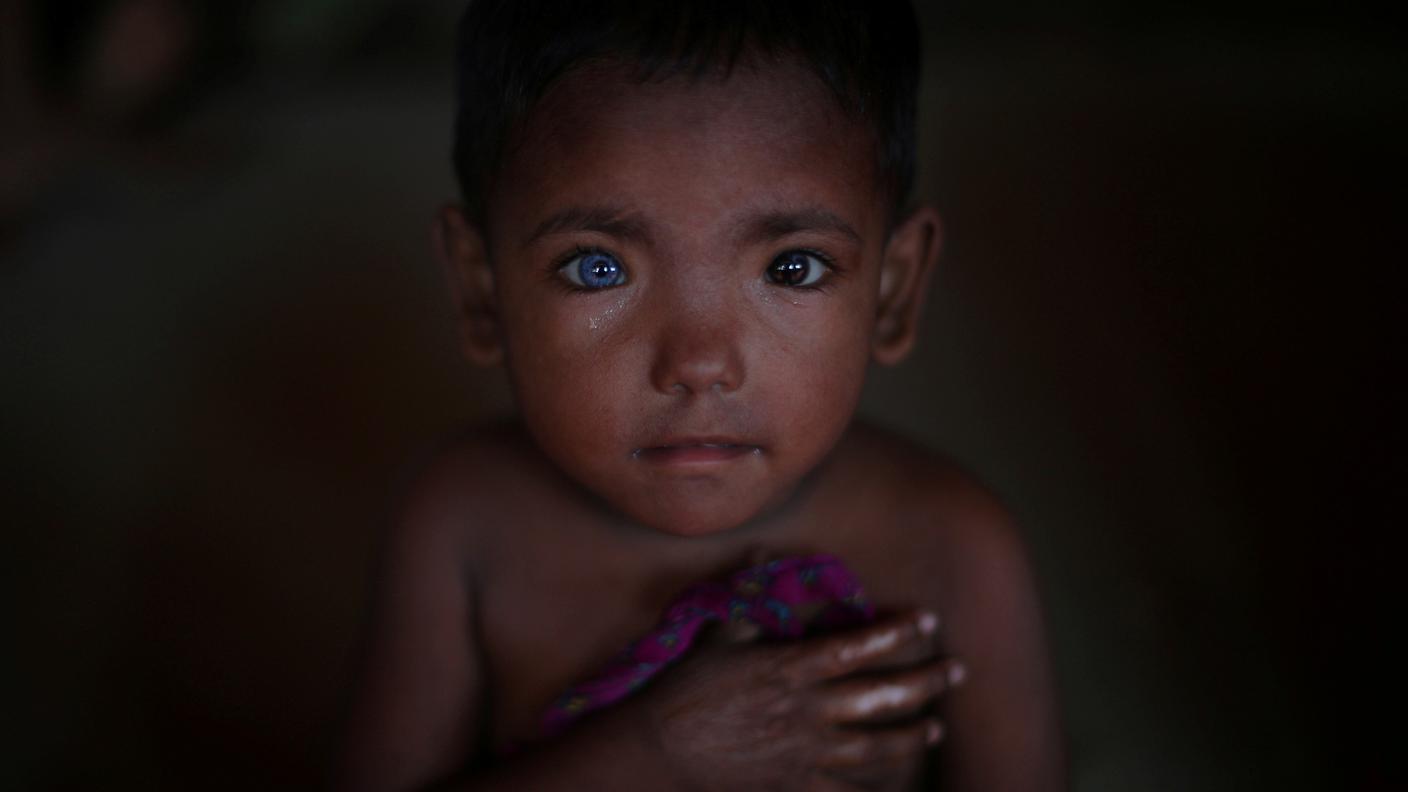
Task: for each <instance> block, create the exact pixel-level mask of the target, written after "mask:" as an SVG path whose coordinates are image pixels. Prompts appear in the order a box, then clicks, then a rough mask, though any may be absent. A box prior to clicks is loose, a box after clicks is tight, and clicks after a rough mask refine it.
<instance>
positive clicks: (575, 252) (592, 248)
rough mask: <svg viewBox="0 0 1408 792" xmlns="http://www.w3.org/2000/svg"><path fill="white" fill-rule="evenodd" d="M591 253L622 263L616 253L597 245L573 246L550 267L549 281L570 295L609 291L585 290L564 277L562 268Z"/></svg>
mask: <svg viewBox="0 0 1408 792" xmlns="http://www.w3.org/2000/svg"><path fill="white" fill-rule="evenodd" d="M591 253H600V254H602V255H606V256H610V257H612V258H614V259H616V260H617V261H621V257H620V256H618V255H616V254H615V253H612V252H611V251H609V250H607V249H606V248H603V247H597V246H596V245H573V246H572V249H571V250H569V251H567V252H566V253H564V254H562V255H561V256H558V257H557V258H555V259H553V260H552V263H551V264H549V265H548V267H547V273H546V277H547V279H548V280H549V281H551V282H553V283H556V284H557V285H558V286H561V287H562V290H563V291H565V292H567V293H568V294H594V293H596V292H600V291H609V290H608V289H583V288H581V287H579V286H576V285H574V284H573V283H571V282H569V281H568V280H567V279H566V278H564V277H563V276H562V268H563V267H565V266H567V262H569V261H571V260H573V259H575V258H577V257H579V256H585V255H588V254H591ZM624 264H625V262H622V265H623V266H624Z"/></svg>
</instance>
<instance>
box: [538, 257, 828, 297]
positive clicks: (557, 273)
mask: <svg viewBox="0 0 1408 792" xmlns="http://www.w3.org/2000/svg"><path fill="white" fill-rule="evenodd" d="M591 253H600V254H603V255H607V256H611V257H612V258H614V259H616V260H617V261H620V260H621V257H620V256H617V255H616V254H615V253H612V252H611V251H609V250H607V249H606V248H603V247H598V246H596V245H574V246H573V247H572V249H571V250H569V251H567V252H566V253H563V254H562V255H560V256H558V257H557V258H555V259H553V260H552V263H550V264H549V265H548V267H547V279H548V280H550V281H552V282H554V283H556V284H557V285H559V286H561V287H562V289H563V291H566V292H567V293H569V294H592V293H594V292H599V291H607V290H606V289H583V288H581V287H579V286H576V285H573V284H572V283H570V282H568V280H567V279H566V278H564V277H562V275H561V272H562V268H563V267H565V266H566V265H567V263H568V262H569V261H572V260H573V259H575V258H577V257H579V256H585V255H588V254H591ZM788 253H801V254H803V255H807V256H811V257H812V258H814V259H816V260H817V261H820V262H821V264H822V266H824V267H826V270H827V274H826V275H823V276H822V278H821V280H820V281H818V282H817V283H814V284H812V285H811V286H782V285H781V284H773V283H769V285H773V286H779V287H781V288H784V289H788V290H790V291H818V292H824V291H828V290H830V289H831V287H832V286H833V285H834V284H833V283H832V281H835V280H836V279H837V278H840V277H843V276H844V274H845V270H844V269H842V268H841V267H840V266H839V265H838V264H837V263H836V259H834V258H832V257H831V256H828V255H827V254H825V253H823V252H821V251H820V250H815V249H813V248H788V249H787V250H783V251H781V252H779V253H777V254H776V255H774V256H773V257H772V258H771V259H769V261H768V266H769V267H770V266H772V262H773V261H776V260H777V259H778V257H780V256H784V255H786V254H788ZM624 263H625V262H622V264H623V265H624ZM763 279H764V280H765V281H766V279H767V275H766V267H765V268H764V275H763Z"/></svg>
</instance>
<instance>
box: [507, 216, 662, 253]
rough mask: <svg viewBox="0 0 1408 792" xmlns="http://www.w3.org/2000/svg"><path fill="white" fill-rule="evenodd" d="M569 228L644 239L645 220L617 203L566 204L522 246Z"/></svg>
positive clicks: (524, 240) (566, 230)
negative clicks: (598, 204) (601, 204)
mask: <svg viewBox="0 0 1408 792" xmlns="http://www.w3.org/2000/svg"><path fill="white" fill-rule="evenodd" d="M569 231H595V232H597V233H601V234H607V235H609V236H614V237H619V238H623V239H646V238H648V236H649V233H648V231H647V229H646V223H645V220H644V218H642V217H641V216H640V215H639V214H638V213H635V212H627V211H626V210H625V209H623V208H622V207H619V206H569V207H567V208H566V209H563V210H561V211H558V212H554V213H552V214H551V215H549V216H548V217H547V219H545V220H543V222H541V223H539V224H538V225H537V226H536V227H535V228H534V229H533V230H532V231H531V232H530V233H529V234H528V236H526V237H524V239H523V246H524V247H528V246H529V245H531V244H533V243H534V242H537V241H538V240H539V239H541V238H543V237H545V236H551V235H553V234H561V233H564V232H569Z"/></svg>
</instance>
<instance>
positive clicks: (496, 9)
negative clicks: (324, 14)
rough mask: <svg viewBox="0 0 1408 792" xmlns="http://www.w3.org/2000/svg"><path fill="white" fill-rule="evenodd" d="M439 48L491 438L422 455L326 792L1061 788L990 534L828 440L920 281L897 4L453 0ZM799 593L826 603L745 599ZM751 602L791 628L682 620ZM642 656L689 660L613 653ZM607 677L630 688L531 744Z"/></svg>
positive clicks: (944, 496) (909, 87) (1028, 609)
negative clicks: (655, 653) (452, 86)
mask: <svg viewBox="0 0 1408 792" xmlns="http://www.w3.org/2000/svg"><path fill="white" fill-rule="evenodd" d="M460 47H461V50H460V52H461V58H460V63H459V70H460V75H459V76H460V81H461V82H460V96H459V103H460V105H459V106H460V118H459V125H458V131H457V135H458V137H457V142H456V152H455V158H456V165H457V168H458V175H459V178H460V181H461V186H462V189H463V193H464V205H463V206H461V207H451V208H447V209H445V210H444V211H443V212H442V214H441V215H440V217H439V219H438V224H437V230H438V241H439V248H440V251H441V253H442V255H443V258H444V260H445V263H446V265H447V267H448V270H449V272H450V275H451V281H452V285H453V290H454V298H455V300H456V304H457V306H458V308H459V310H460V312H461V313H462V315H463V328H464V330H463V343H464V347H465V349H466V352H467V354H468V356H469V357H470V358H471V359H472V360H473V361H475V362H477V363H481V364H486V365H494V364H500V363H502V364H503V365H505V366H506V368H507V371H508V374H509V377H510V381H511V383H512V386H513V390H514V394H515V398H516V401H517V404H518V407H519V416H518V419H517V422H516V423H514V424H512V425H507V426H502V427H498V428H495V429H491V430H484V431H481V432H479V433H476V434H472V435H470V436H467V437H465V438H463V439H461V440H460V441H458V442H456V443H454V444H452V445H451V446H450V447H449V448H448V449H447V450H446V451H445V452H444V453H443V454H441V455H440V457H439V458H438V459H437V460H436V461H435V462H434V463H433V464H432V465H431V466H430V467H429V469H428V470H427V471H426V472H425V474H424V476H423V480H422V481H421V482H420V483H419V484H418V485H417V487H416V488H415V494H414V496H413V497H412V498H411V502H410V504H409V508H408V509H407V511H406V513H405V515H404V518H403V519H402V520H401V521H400V522H399V524H398V525H397V526H396V527H395V529H394V530H393V531H392V532H391V534H390V536H389V539H388V542H387V546H386V548H385V556H384V564H385V567H384V573H383V577H382V579H381V580H380V589H379V599H378V603H379V607H378V610H377V613H376V614H375V618H374V620H373V626H372V629H371V632H370V635H369V642H368V645H367V657H366V662H365V666H364V669H363V676H362V678H361V682H360V683H359V686H358V688H357V690H356V695H355V703H354V707H353V712H352V717H351V719H350V727H349V730H348V736H347V740H346V743H345V746H344V756H343V761H342V766H341V777H342V782H343V785H344V786H345V787H346V788H349V789H368V790H393V789H394V790H401V789H413V788H421V787H424V786H426V785H431V784H441V785H443V786H437V787H436V788H444V789H558V788H562V789H651V790H657V789H659V790H664V789H676V788H679V789H754V788H757V789H763V788H766V789H855V788H882V789H912V788H917V786H918V785H920V784H925V785H927V788H940V789H945V790H1028V789H1058V788H1061V787H1062V786H1063V778H1062V773H1063V770H1062V760H1061V750H1060V747H1059V743H1060V740H1059V737H1058V731H1057V727H1056V718H1055V715H1054V705H1053V698H1052V689H1051V687H1052V686H1051V681H1050V677H1049V675H1048V671H1047V667H1046V660H1045V656H1044V652H1045V649H1044V646H1043V642H1042V638H1041V634H1040V632H1041V631H1040V623H1039V618H1038V611H1037V606H1036V603H1035V600H1034V595H1033V588H1032V583H1031V580H1030V577H1029V573H1028V570H1027V567H1026V565H1025V562H1024V560H1023V554H1022V549H1021V547H1020V544H1019V541H1018V539H1017V536H1016V534H1015V533H1014V531H1013V528H1012V527H1011V525H1010V523H1009V521H1008V518H1007V516H1006V515H1005V513H1004V512H1003V510H1002V509H1001V507H1000V506H999V505H998V504H997V503H996V502H995V501H994V499H993V498H992V497H991V496H990V495H988V494H987V493H986V492H985V491H983V490H982V489H981V488H980V487H979V486H977V485H976V484H975V483H973V482H972V481H971V480H970V479H969V478H967V477H966V476H965V475H964V474H963V473H961V472H960V471H958V470H957V469H956V468H954V467H953V466H952V465H951V464H950V463H948V462H946V461H944V460H942V459H939V458H936V457H934V456H932V455H930V454H929V453H927V452H925V451H923V450H921V449H918V448H916V447H914V446H912V445H910V444H908V443H906V442H905V441H903V440H901V439H899V438H897V437H893V436H891V435H888V434H885V433H884V432H881V431H879V430H877V429H874V428H872V427H869V426H867V425H865V424H863V423H860V422H858V421H855V420H854V419H853V413H854V411H855V408H856V404H857V401H858V399H859V395H860V390H861V384H862V381H863V379H864V376H865V371H866V367H867V365H868V361H869V360H871V359H874V360H876V361H878V362H880V363H883V364H893V363H896V362H898V361H899V360H901V359H902V358H903V357H904V356H905V355H906V353H907V352H908V351H909V349H910V347H911V345H912V344H913V343H914V338H915V326H916V322H917V320H918V317H919V313H920V307H921V303H922V300H923V296H924V291H925V286H926V284H927V283H928V280H929V274H930V271H931V269H932V267H933V264H934V261H935V259H936V257H937V254H938V245H939V223H938V219H937V217H936V215H935V214H934V212H933V210H931V209H929V208H927V207H921V208H913V209H909V210H908V211H902V210H903V209H904V207H905V206H906V203H905V201H906V196H907V192H908V189H909V185H910V182H911V180H912V170H913V166H914V162H913V159H914V110H915V93H916V83H917V74H918V58H919V55H918V42H917V32H916V25H915V20H914V17H913V12H912V10H911V9H909V8H908V6H907V5H906V4H905V3H903V2H889V1H885V0H855V1H850V0H829V1H826V2H819V1H818V0H812V1H811V2H807V3H805V4H803V3H800V2H767V3H717V2H709V1H708V0H690V1H687V2H669V3H654V2H639V3H634V2H624V1H623V0H621V1H612V0H602V1H601V2H595V3H572V2H550V1H549V0H531V1H530V0H479V1H478V2H475V3H474V4H473V5H472V6H471V8H470V10H469V11H468V13H467V15H466V18H465V21H464V23H463V28H462V40H461V45H460ZM822 554H824V555H822ZM764 561H770V562H773V563H771V564H767V565H764V566H755V565H757V564H759V563H760V562H764ZM748 567H753V568H752V569H751V570H749V571H746V572H743V573H739V570H742V569H745V568H748ZM818 570H822V571H823V572H825V574H828V575H833V576H834V579H835V580H836V581H838V583H837V585H838V586H840V589H838V591H844V592H849V593H845V594H837V595H836V596H835V597H833V598H831V599H826V598H823V599H822V601H820V602H819V603H811V605H810V606H808V605H807V603H803V602H802V601H801V600H797V599H792V600H789V599H786V597H787V596H791V595H784V594H781V593H778V592H780V591H782V587H783V586H785V585H793V584H796V585H802V584H807V585H810V584H811V583H812V582H813V581H814V580H815V578H816V576H817V575H818V574H820V573H819V572H818ZM738 574H741V577H739V576H736V577H734V578H733V581H732V583H716V584H714V585H715V588H712V589H710V588H707V586H708V585H710V584H709V583H708V582H709V581H727V580H729V576H730V575H738ZM786 575H792V576H793V577H792V578H790V579H789V580H791V583H787V582H786V581H783V580H782V578H783V577H784V576H786ZM808 576H810V577H808ZM798 580H801V581H802V584H799V583H797V581H798ZM856 582H858V584H859V585H860V586H862V587H863V597H862V594H861V592H859V591H856V590H855V589H854V587H853V584H855V583H856ZM701 583H702V584H704V585H705V586H706V588H698V589H690V586H692V585H695V584H701ZM750 585H751V586H754V589H753V593H755V594H759V595H760V596H761V597H762V599H757V600H749V602H754V603H755V604H756V603H757V602H763V603H765V604H766V605H767V607H769V608H772V609H773V610H776V611H778V613H781V614H782V615H780V616H778V618H779V619H782V618H783V616H786V617H787V618H790V619H792V621H793V622H796V623H797V625H798V626H797V630H799V631H801V632H792V633H787V635H790V636H792V637H790V638H786V639H784V638H774V637H772V636H773V635H774V634H776V635H782V634H783V631H781V629H780V628H779V627H778V625H777V624H776V623H773V622H769V621H768V618H770V617H767V616H766V614H764V615H759V616H749V615H748V613H751V611H749V612H747V613H743V615H742V616H740V617H738V618H733V617H730V616H728V615H724V616H723V617H722V621H723V622H724V623H725V625H726V626H725V627H723V628H721V629H714V630H712V631H710V630H708V629H707V628H706V627H705V626H701V625H704V624H705V622H707V621H708V620H709V619H710V618H712V617H711V615H710V614H711V611H710V610H709V608H710V607H713V606H708V605H700V604H699V603H701V602H704V601H705V600H707V599H708V598H709V597H716V596H722V597H724V599H717V600H713V601H714V602H715V603H716V604H718V603H723V602H725V601H727V602H728V603H729V604H727V605H720V606H719V607H724V608H733V607H735V606H738V607H740V608H743V607H747V603H744V602H743V601H742V600H740V599H738V598H737V597H734V595H735V594H737V592H738V591H740V590H742V589H741V588H739V587H740V586H742V587H746V586H750ZM720 586H722V588H720ZM728 586H734V588H733V589H729V588H728ZM847 587H850V588H847ZM685 590H691V591H692V592H693V593H691V594H688V595H686V596H685V598H684V599H680V595H681V592H682V591H685ZM789 590H790V589H789ZM797 590H798V591H800V590H801V589H797ZM701 592H702V593H701ZM720 592H722V594H721V593H720ZM774 595H776V596H774ZM729 597H734V598H733V599H728V598H729ZM701 598H702V599H701ZM672 603H674V605H675V607H674V608H673V609H671V605H672ZM794 606H795V608H794ZM807 607H810V608H811V611H812V614H811V615H807V614H806V613H804V611H805V610H806V608H807ZM818 608H830V609H833V610H828V611H827V612H829V613H833V614H834V613H836V612H838V611H835V610H834V608H842V610H843V611H845V613H846V614H849V616H848V618H851V622H852V624H851V626H849V627H841V628H833V629H829V630H828V629H825V628H824V627H818V625H817V623H815V622H814V621H811V623H807V624H803V622H809V620H813V619H814V617H815V611H816V610H817V609H818ZM846 608H849V609H850V610H845V609H846ZM667 609H669V610H670V614H672V615H671V616H670V618H671V619H675V621H671V622H669V624H667V625H666V627H665V628H662V629H664V632H661V631H657V632H655V633H651V630H652V628H653V627H656V626H657V625H659V623H660V620H661V619H662V614H663V613H665V612H666V611H667ZM794 609H795V610H796V613H793V612H792V611H793V610H794ZM784 611H785V613H783V612H784ZM938 614H942V618H943V627H942V630H941V631H939V630H938V629H937V628H938V618H937V615H938ZM734 615H735V616H737V615H738V614H734ZM775 615H776V614H775ZM843 615H844V614H843ZM713 616H718V613H713ZM680 619H692V620H693V621H690V622H689V623H688V624H687V625H685V626H687V627H688V630H689V631H690V633H689V635H690V636H693V637H692V638H690V640H689V641H686V643H690V641H692V645H688V646H683V645H680V644H678V643H677V641H681V640H685V639H682V638H681V637H680V635H679V634H678V630H679V629H682V627H681V625H684V624H685V623H684V622H682V621H680ZM764 624H770V625H771V627H770V628H769V629H768V630H762V629H761V627H760V625H764ZM695 630H698V632H697V633H696V632H694V631H695ZM760 632H761V633H762V634H760ZM939 632H941V633H942V637H943V641H942V647H941V646H940V644H939V641H938V640H937V639H938V634H939ZM643 636H647V638H643ZM686 637H688V636H686ZM638 639H640V640H639V641H638ZM652 641H654V642H655V643H653V644H652V643H651V642H652ZM633 642H637V643H633ZM656 645H660V646H668V647H670V648H672V650H686V649H687V651H680V654H679V656H678V657H675V658H673V659H672V660H668V661H659V662H655V661H652V662H645V661H640V662H637V661H638V660H639V658H640V655H630V656H627V655H623V654H622V651H623V647H631V649H628V650H627V651H628V652H631V651H637V650H639V649H640V648H641V647H647V648H648V647H649V646H656ZM613 658H615V660H616V666H614V668H615V670H616V671H617V672H619V671H622V670H624V671H625V672H626V673H628V674H632V673H636V671H641V673H642V674H649V675H650V678H649V679H648V680H647V679H645V678H644V677H637V678H632V679H630V680H629V683H628V684H625V685H624V687H623V688H622V691H624V692H626V693H628V695H624V696H620V695H617V698H616V699H612V700H611V701H610V702H609V704H607V705H604V706H600V707H599V708H598V709H597V711H595V712H592V713H591V714H590V715H588V716H586V717H582V718H580V719H579V720H575V722H571V723H568V724H567V725H566V726H565V727H563V728H561V729H560V730H557V729H547V728H545V724H548V723H552V722H554V721H553V720H552V717H553V714H554V713H557V714H558V715H561V714H562V713H563V712H565V711H571V710H572V708H573V707H578V706H579V705H581V704H582V702H584V701H587V700H588V698H589V697H583V696H581V695H579V694H580V693H581V691H585V690H598V691H599V690H602V689H603V688H602V687H601V686H600V685H598V687H596V688H591V687H590V682H589V681H590V680H591V679H592V678H593V677H594V676H595V675H599V674H600V673H602V672H603V669H609V668H613V666H612V665H611V664H612V661H613ZM632 658H635V659H632ZM642 669H643V670H642ZM965 677H968V678H967V679H966V681H965ZM622 679H624V678H617V681H621V680H622ZM584 682H588V685H587V686H586V687H581V686H580V685H581V684H582V683H584ZM959 683H962V685H961V689H957V690H952V691H950V688H954V687H958V686H959ZM574 686H579V687H574ZM571 691H575V692H571ZM565 692H570V693H568V695H566V696H564V693H565ZM618 699H619V700H618ZM555 702H557V703H560V704H563V708H559V709H558V710H554V709H553V705H554V703H555ZM564 702H565V703H564ZM597 703H598V704H600V703H601V702H597ZM940 705H941V706H940ZM564 708H565V709H564ZM545 713H546V715H547V717H545ZM577 714H580V713H573V717H574V718H575V715H577ZM940 715H942V720H940ZM557 722H558V723H559V725H561V719H559V721H557ZM550 732H551V733H550ZM940 741H942V742H943V744H944V747H943V749H942V750H941V751H939V750H938V749H937V747H936V746H937V744H938V743H939V742H940ZM936 757H937V758H938V759H940V761H938V762H936V763H929V762H928V760H929V759H933V758H936ZM928 765H932V766H930V768H929V769H930V770H932V772H931V773H930V777H929V778H928V779H925V778H924V777H923V776H924V771H925V768H926V766H928Z"/></svg>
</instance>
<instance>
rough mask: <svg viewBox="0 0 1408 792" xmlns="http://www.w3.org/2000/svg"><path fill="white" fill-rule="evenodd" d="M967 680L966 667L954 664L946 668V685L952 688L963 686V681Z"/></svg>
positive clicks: (957, 663)
mask: <svg viewBox="0 0 1408 792" xmlns="http://www.w3.org/2000/svg"><path fill="white" fill-rule="evenodd" d="M967 678H968V666H966V665H963V664H962V663H959V662H956V661H955V662H954V663H953V664H952V665H950V666H949V667H948V683H949V684H950V685H952V686H954V687H958V686H959V685H961V684H963V680H965V679H967Z"/></svg>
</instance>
